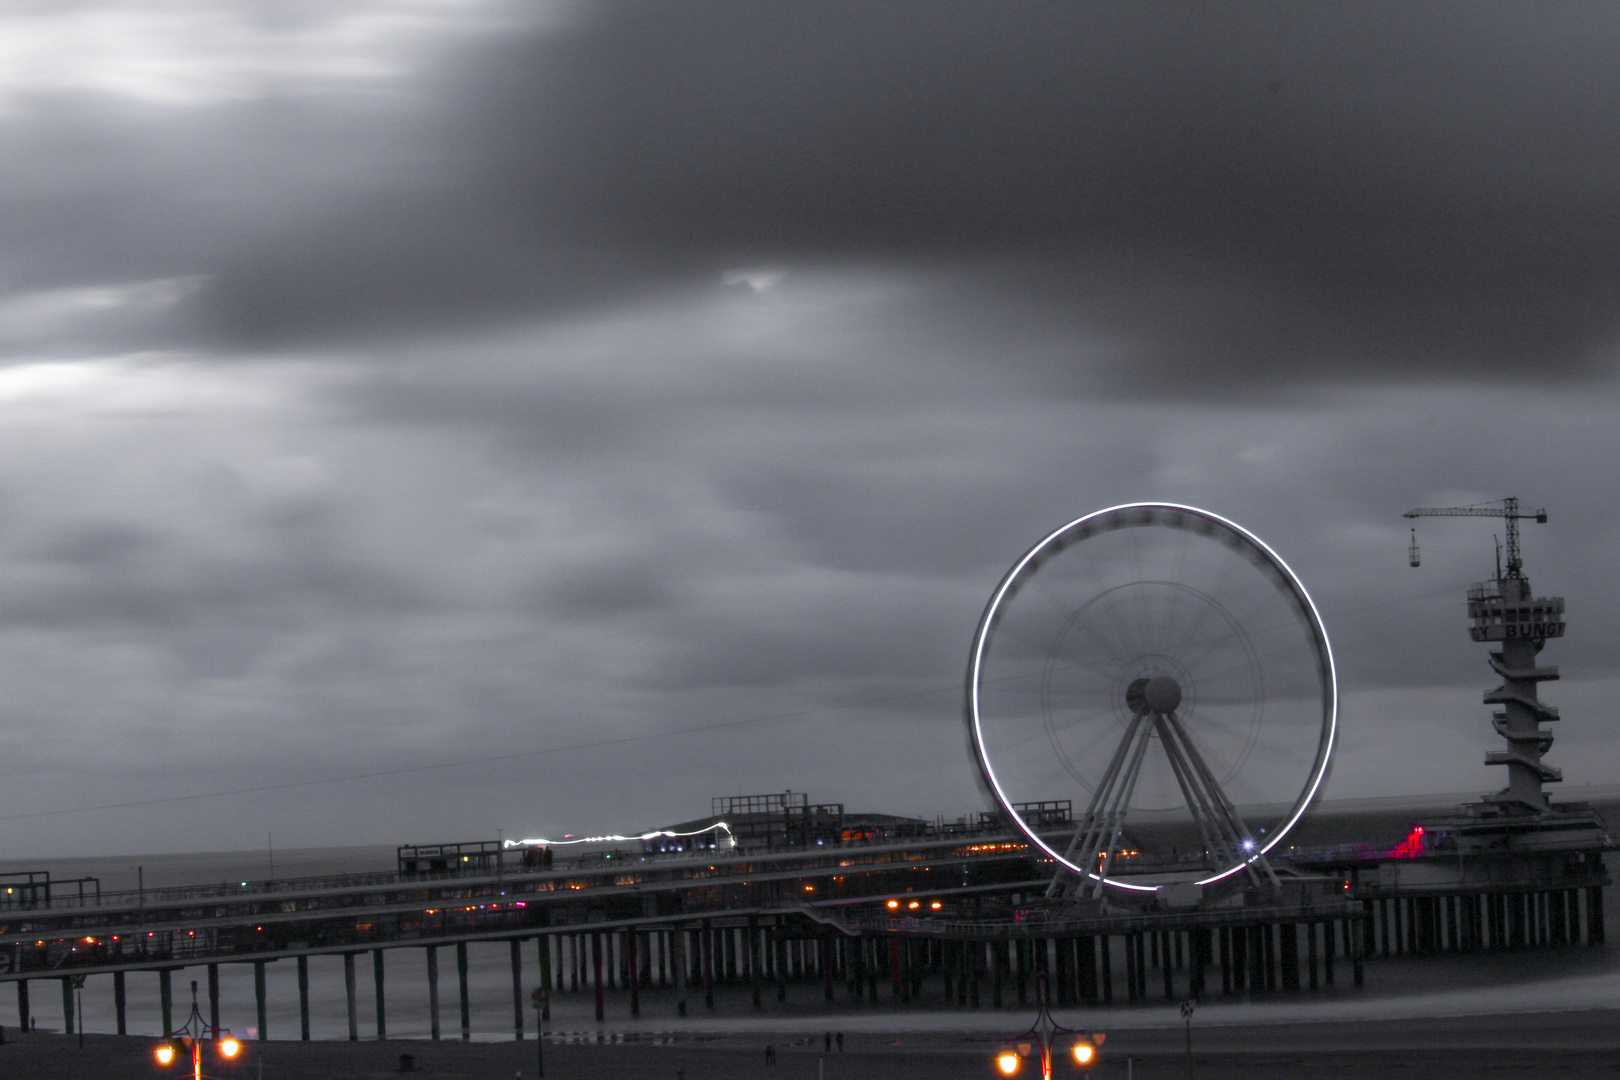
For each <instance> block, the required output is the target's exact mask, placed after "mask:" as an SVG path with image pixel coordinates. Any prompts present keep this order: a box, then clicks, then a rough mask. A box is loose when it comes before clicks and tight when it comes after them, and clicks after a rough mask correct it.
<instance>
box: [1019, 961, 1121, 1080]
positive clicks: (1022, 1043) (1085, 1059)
mask: <svg viewBox="0 0 1620 1080" xmlns="http://www.w3.org/2000/svg"><path fill="white" fill-rule="evenodd" d="M1035 1000H1036V1003H1037V1004H1038V1005H1039V1006H1040V1011H1039V1012H1037V1013H1036V1014H1035V1023H1034V1024H1032V1025H1031V1026H1030V1029H1029V1030H1028V1031H1026V1032H1024V1033H1023V1034H1022V1035H1018V1036H1015V1037H1014V1038H1012V1039H1010V1040H1008V1042H1007V1043H1006V1044H1005V1045H1004V1046H1002V1048H1001V1049H1000V1050H997V1051H996V1056H995V1058H994V1061H995V1066H996V1069H997V1071H999V1072H1000V1073H1001V1075H1002V1076H1016V1075H1017V1074H1018V1073H1019V1071H1020V1070H1021V1069H1022V1068H1023V1067H1024V1063H1025V1062H1029V1061H1034V1062H1036V1063H1038V1064H1039V1066H1040V1070H1041V1072H1040V1080H1052V1068H1053V1065H1054V1064H1055V1062H1054V1058H1053V1054H1052V1050H1053V1047H1054V1046H1057V1047H1062V1046H1063V1044H1064V1043H1065V1042H1067V1043H1068V1046H1067V1048H1066V1051H1067V1052H1066V1053H1063V1054H1062V1057H1063V1058H1064V1059H1065V1060H1067V1061H1068V1063H1069V1065H1070V1067H1071V1068H1074V1069H1078V1070H1079V1071H1081V1072H1089V1071H1090V1070H1092V1069H1094V1068H1096V1067H1097V1065H1099V1064H1100V1063H1101V1062H1102V1044H1103V1040H1104V1039H1106V1038H1107V1036H1106V1035H1104V1034H1103V1033H1102V1032H1100V1031H1095V1032H1093V1031H1082V1030H1077V1029H1075V1028H1066V1027H1064V1026H1063V1025H1061V1024H1059V1023H1058V1022H1057V1021H1056V1020H1054V1019H1052V1012H1051V1010H1050V1009H1048V1008H1047V1004H1046V972H1044V971H1038V972H1036V973H1035ZM1071 1035H1072V1036H1073V1037H1074V1038H1073V1039H1072V1040H1070V1039H1069V1038H1068V1037H1069V1036H1071Z"/></svg>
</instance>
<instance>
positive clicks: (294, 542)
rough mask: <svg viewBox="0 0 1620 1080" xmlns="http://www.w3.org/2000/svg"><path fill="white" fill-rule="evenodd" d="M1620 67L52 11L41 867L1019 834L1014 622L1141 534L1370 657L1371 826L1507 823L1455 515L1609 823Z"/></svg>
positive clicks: (1531, 42)
mask: <svg viewBox="0 0 1620 1080" xmlns="http://www.w3.org/2000/svg"><path fill="white" fill-rule="evenodd" d="M1617 52H1620V15H1617V14H1616V13H1615V12H1614V11H1613V10H1612V9H1610V8H1609V7H1607V6H1603V5H1559V4H1550V3H1549V4H1538V5H1533V6H1531V5H1492V4H1487V3H1475V4H1469V5H1466V6H1459V5H1452V4H1419V3H1411V2H1405V0H1403V2H1400V3H1392V4H1388V5H1376V4H1357V5H1337V4H1334V5H1319V6H1318V5H1308V4H1300V3H1277V4H1219V5H1216V4H1210V5H1191V4H1167V5H1154V4H1149V3H1133V4H1128V5H1119V4H1084V3H1072V4H1052V3H1046V2H1041V3H1034V2H1029V3H1022V2H1016V0H995V2H993V3H992V2H981V3H948V2H943V0H931V2H926V3H923V2H914V3H907V2H886V0H850V2H847V3H846V2H837V0H820V2H816V3H804V4H787V3H777V4H760V3H757V2H736V3H728V2H708V0H681V2H679V3H675V2H671V3H637V4H619V3H612V2H608V0H591V2H590V3H586V4H581V5H577V6H576V5H572V4H555V3H554V4H547V3H540V2H535V0H525V2H522V3H510V4H505V3H499V2H496V0H398V2H393V3H389V2H385V0H321V2H319V3H308V4H286V3H278V4H263V3H247V2H229V0H106V2H105V3H95V2H86V3H73V2H61V0H56V2H51V3H37V4H27V3H24V4H11V5H7V6H5V7H4V9H0V365H3V366H0V585H3V588H0V687H3V694H0V819H4V820H0V858H8V859H15V858H22V859H27V858H38V857H42V856H45V855H48V854H52V853H64V854H96V853H98V852H107V853H110V852H113V851H178V850H187V849H190V848H252V847H257V846H260V845H263V844H264V843H265V842H266V835H267V834H273V836H274V841H275V844H276V845H277V846H278V847H280V846H284V845H285V846H289V847H290V846H295V845H311V844H319V843H409V842H432V841H440V840H456V839H473V838H484V837H492V836H494V835H495V834H496V832H497V830H504V832H505V835H507V836H509V837H510V836H513V835H517V834H522V835H530V836H532V835H537V834H548V833H559V832H564V831H569V832H596V831H605V830H620V829H632V828H634V829H639V828H643V827H647V826H650V825H656V824H660V823H664V822H669V821H675V820H680V819H684V818H690V817H694V816H697V815H699V814H701V813H705V812H706V811H707V809H708V804H709V799H710V797H711V796H716V795H728V794H741V793H755V792H767V791H780V790H783V789H785V788H792V789H794V790H803V791H809V792H810V794H811V796H812V798H813V799H816V800H827V801H841V802H844V803H845V804H847V805H848V806H849V807H850V808H851V809H857V808H859V809H873V810H883V811H889V812H899V813H916V814H920V815H926V816H932V815H933V814H935V813H945V814H950V815H955V814H959V813H965V812H973V811H976V810H978V809H980V808H982V807H983V805H984V804H983V802H982V797H981V796H980V794H979V792H978V789H977V787H976V786H975V783H974V780H973V774H972V771H971V766H970V764H969V760H968V757H967V755H966V752H965V747H964V740H963V737H962V733H961V726H962V725H961V719H960V714H961V678H962V674H961V673H962V669H963V665H964V662H965V660H966V656H967V650H968V645H969V642H970V639H971V636H972V632H973V629H974V624H975V622H976V620H977V618H978V615H979V612H980V610H981V608H982V607H983V605H984V603H985V601H986V600H987V599H988V597H989V594H990V590H991V589H992V588H993V587H994V585H995V583H996V581H997V580H998V579H999V577H1000V575H1001V574H1002V573H1003V572H1004V570H1005V569H1006V567H1007V566H1008V565H1010V563H1011V562H1012V561H1013V560H1014V559H1015V558H1016V557H1017V556H1018V555H1020V554H1021V553H1022V552H1023V551H1024V550H1025V548H1027V547H1028V546H1029V545H1030V544H1031V543H1033V542H1034V541H1035V540H1037V539H1038V538H1039V537H1041V536H1042V535H1044V534H1045V532H1046V531H1048V530H1049V529H1051V528H1053V527H1055V526H1057V525H1059V524H1061V523H1063V522H1064V521H1067V520H1069V519H1071V518H1073V517H1076V516H1079V515H1080V514H1083V513H1086V512H1089V511H1091V510H1095V509H1099V508H1101V507H1104V506H1108V505H1111V504H1114V503H1119V502H1126V501H1137V500H1168V501H1177V502H1188V503H1193V504H1196V505H1200V506H1204V507H1207V508H1209V509H1210V510H1213V511H1215V512H1217V513H1219V514H1222V515H1224V516H1227V517H1229V518H1232V519H1235V520H1237V521H1239V522H1241V523H1243V524H1244V525H1246V526H1247V527H1249V528H1250V529H1252V530H1254V531H1255V532H1256V533H1258V534H1259V535H1261V536H1262V537H1264V538H1266V539H1267V541H1268V542H1270V543H1271V544H1272V546H1273V547H1275V548H1276V549H1277V550H1278V551H1279V552H1280V553H1282V555H1283V556H1284V557H1285V558H1286V559H1288V560H1289V561H1290V563H1292V565H1293V566H1294V568H1295V569H1296V570H1297V571H1298V572H1299V574H1300V575H1301V576H1302V578H1303V579H1304V581H1305V583H1306V585H1307V586H1308V587H1309V588H1310V589H1311V590H1312V591H1313V593H1314V594H1315V596H1316V598H1317V601H1318V604H1319V605H1320V607H1321V609H1322V611H1323V613H1324V616H1325V618H1326V621H1327V625H1328V629H1329V631H1330V633H1331V634H1332V635H1333V639H1334V642H1335V646H1336V648H1337V652H1338V657H1339V664H1340V673H1341V677H1342V683H1343V688H1344V693H1345V698H1344V714H1343V721H1344V738H1343V742H1342V746H1341V752H1340V755H1339V757H1338V759H1337V762H1336V765H1335V769H1334V774H1333V777H1332V780H1331V783H1330V785H1329V788H1328V792H1327V794H1328V796H1329V797H1333V798H1355V797H1361V796H1373V795H1395V794H1416V793H1430V792H1452V791H1485V790H1491V789H1494V787H1496V786H1500V784H1501V782H1502V781H1503V779H1504V777H1503V776H1502V775H1501V774H1502V771H1503V770H1501V769H1500V768H1497V769H1494V770H1492V769H1487V768H1485V767H1484V766H1483V765H1482V764H1481V757H1482V754H1483V752H1484V751H1485V750H1488V749H1491V748H1492V747H1493V743H1499V740H1497V739H1496V737H1495V736H1494V735H1492V734H1491V731H1490V726H1489V709H1488V708H1487V707H1485V706H1483V705H1482V704H1480V701H1479V694H1480V692H1481V691H1482V690H1483V689H1485V688H1486V687H1487V686H1488V685H1489V684H1490V673H1489V670H1488V668H1487V666H1486V663H1485V650H1484V649H1483V648H1482V647H1480V646H1476V645H1473V644H1471V643H1470V642H1469V641H1468V639H1467V632H1466V623H1465V620H1464V617H1463V610H1462V599H1463V597H1462V593H1463V590H1464V588H1465V587H1466V585H1467V583H1468V582H1469V581H1471V580H1476V579H1478V578H1482V577H1485V576H1487V574H1488V572H1489V570H1490V568H1491V562H1492V539H1491V538H1492V534H1493V532H1499V531H1500V522H1490V521H1432V522H1423V523H1421V527H1420V530H1419V536H1420V540H1421V542H1422V544H1423V546H1424V551H1425V560H1424V566H1423V567H1422V568H1421V569H1419V570H1412V569H1410V568H1408V566H1407V565H1406V545H1407V540H1408V532H1407V528H1408V523H1407V522H1404V521H1403V520H1402V519H1401V517H1400V515H1401V513H1402V512H1403V511H1404V510H1406V509H1408V508H1410V507H1413V506H1423V505H1450V504H1462V503H1472V502H1477V501H1480V500H1485V499H1493V498H1495V499H1499V498H1501V497H1502V496H1504V495H1509V494H1512V495H1517V496H1519V497H1520V498H1522V499H1524V500H1525V501H1526V502H1527V503H1530V504H1532V505H1535V506H1542V505H1544V506H1546V507H1547V509H1548V510H1549V512H1550V515H1551V520H1550V522H1549V523H1548V524H1547V525H1545V526H1538V525H1528V526H1526V535H1525V541H1526V557H1527V567H1528V570H1529V573H1530V576H1531V578H1532V580H1533V582H1534V583H1535V584H1536V586H1537V588H1538V591H1541V592H1551V593H1560V594H1564V595H1567V596H1568V597H1569V607H1570V616H1569V619H1570V636H1569V638H1567V639H1566V640H1563V641H1559V642H1557V643H1556V644H1555V645H1553V646H1551V647H1549V648H1548V650H1547V652H1546V653H1545V654H1544V658H1545V662H1550V663H1557V664H1560V665H1561V666H1562V668H1563V671H1564V673H1565V677H1564V680H1563V681H1562V682H1560V683H1556V684H1550V685H1548V686H1546V687H1544V691H1543V692H1544V695H1545V696H1546V697H1547V698H1549V699H1550V700H1552V701H1554V702H1555V703H1557V704H1559V705H1560V706H1561V707H1562V708H1563V710H1564V720H1563V721H1562V722H1561V723H1560V724H1559V726H1558V730H1557V736H1558V741H1557V743H1556V745H1555V746H1554V747H1553V749H1552V751H1551V752H1550V754H1549V756H1548V760H1549V761H1550V762H1551V763H1553V764H1555V765H1558V766H1560V767H1562V768H1563V769H1564V770H1565V774H1566V777H1567V783H1566V784H1565V785H1564V787H1565V788H1566V789H1573V788H1578V787H1579V785H1581V784H1587V783H1591V784H1603V783H1610V782H1614V781H1615V780H1616V779H1617V778H1620V735H1617V734H1616V733H1615V732H1614V728H1613V724H1612V707H1611V699H1612V698H1613V697H1614V695H1615V692H1616V691H1617V690H1620V647H1617V646H1620V627H1617V624H1616V619H1615V618H1614V612H1615V611H1617V610H1620V586H1617V581H1616V573H1615V561H1616V557H1617V556H1616V552H1617V551H1620V490H1617V488H1620V465H1617V462H1616V451H1617V449H1620V423H1617V421H1620V392H1617V390H1620V387H1617V383H1616V371H1615V369H1616V364H1615V359H1616V354H1617V347H1620V140H1617V139H1616V136H1615V132H1616V127H1615V123H1616V117H1617V116H1620V67H1617V66H1616V65H1615V63H1614V56H1615V55H1616V54H1617ZM361 774H383V775H377V776H373V777H371V778H369V779H351V780H348V781H345V782H334V783H314V784H311V783H308V782H310V781H323V780H329V779H332V778H340V777H349V776H358V775H361ZM283 785H301V786H283ZM263 787H274V788H277V790H267V791H258V792H252V791H248V790H247V789H252V788H263ZM214 792H235V794H231V795H228V796H223V797H214V798H203V799H194V800H183V801H170V802H161V803H154V804H150V805H144V806H137V807H123V808H119V809H96V808H104V807H109V806H115V805H117V804H123V803H130V802H136V801H141V800H149V799H173V798H175V797H178V796H189V795H204V794H208V793H214ZM57 811H75V812H72V813H56V812H57ZM40 815H43V816H40Z"/></svg>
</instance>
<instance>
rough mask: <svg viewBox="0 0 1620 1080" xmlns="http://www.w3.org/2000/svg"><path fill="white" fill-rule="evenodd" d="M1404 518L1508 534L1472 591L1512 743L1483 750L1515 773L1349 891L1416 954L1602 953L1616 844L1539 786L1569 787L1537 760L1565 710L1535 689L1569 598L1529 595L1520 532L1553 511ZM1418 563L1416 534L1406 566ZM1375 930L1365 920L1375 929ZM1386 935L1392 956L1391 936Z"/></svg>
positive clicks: (1600, 826) (1478, 630)
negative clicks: (1471, 521) (1472, 524)
mask: <svg viewBox="0 0 1620 1080" xmlns="http://www.w3.org/2000/svg"><path fill="white" fill-rule="evenodd" d="M1405 516H1406V517H1408V518H1418V517H1493V518H1502V519H1503V520H1505V522H1506V524H1507V528H1506V534H1507V535H1506V544H1505V548H1506V565H1505V566H1504V565H1503V562H1502V556H1501V552H1500V551H1499V552H1498V556H1497V567H1496V576H1495V577H1494V578H1491V579H1489V580H1487V581H1483V582H1479V583H1477V584H1475V585H1473V586H1471V587H1470V588H1469V590H1468V618H1469V622H1470V626H1469V631H1468V632H1469V636H1470V637H1471V638H1472V639H1473V640H1474V641H1477V642H1482V643H1484V644H1487V645H1490V646H1492V648H1493V651H1492V652H1491V653H1490V655H1489V662H1490V665H1491V670H1492V671H1493V672H1495V673H1496V675H1497V677H1498V678H1499V679H1500V680H1501V683H1500V685H1498V686H1496V687H1494V688H1493V689H1490V690H1487V691H1486V692H1485V697H1484V701H1485V704H1487V705H1492V706H1495V707H1496V711H1494V712H1493V713H1492V716H1491V725H1492V727H1493V728H1495V730H1496V733H1497V734H1498V735H1500V736H1501V737H1502V739H1503V741H1504V742H1505V743H1506V746H1505V748H1504V749H1501V750H1492V751H1489V752H1487V753H1486V755H1485V764H1487V765H1501V766H1504V767H1506V769H1507V771H1508V774H1507V786H1506V787H1504V788H1503V789H1502V790H1500V791H1498V792H1495V793H1492V794H1489V795H1486V796H1484V797H1483V798H1481V799H1480V800H1479V801H1478V802H1474V803H1466V804H1464V805H1462V806H1460V807H1459V808H1458V809H1459V813H1458V814H1456V815H1453V816H1449V817H1444V818H1436V819H1433V820H1430V821H1426V822H1424V823H1422V824H1419V825H1415V826H1414V827H1413V829H1412V833H1411V834H1410V835H1409V837H1408V839H1407V842H1406V843H1404V844H1403V845H1402V846H1401V848H1400V849H1399V850H1398V853H1397V854H1396V855H1395V856H1394V857H1392V858H1390V859H1388V860H1387V861H1385V862H1383V863H1382V864H1381V865H1379V866H1378V867H1377V868H1376V869H1374V868H1365V869H1362V870H1361V871H1359V872H1358V873H1357V874H1356V876H1355V880H1353V882H1352V884H1351V888H1352V891H1353V893H1354V895H1356V896H1358V897H1361V898H1363V899H1366V900H1369V901H1370V902H1374V903H1376V904H1377V906H1378V909H1379V910H1378V911H1377V912H1374V914H1376V915H1378V918H1377V920H1376V922H1377V923H1380V924H1382V923H1384V922H1386V921H1389V922H1393V923H1395V924H1397V927H1398V929H1397V930H1396V933H1395V935H1394V936H1395V938H1396V940H1397V941H1401V940H1402V939H1405V941H1407V942H1410V943H1411V945H1412V946H1416V947H1415V948H1409V949H1408V950H1407V951H1439V950H1442V949H1446V950H1450V949H1468V948H1471V947H1475V948H1477V947H1492V948H1501V947H1519V946H1530V945H1538V944H1575V943H1581V942H1584V943H1588V944H1600V943H1602V941H1603V940H1604V934H1603V898H1602V888H1603V886H1605V885H1607V884H1609V877H1608V873H1607V871H1606V869H1605V867H1604V864H1603V854H1604V852H1606V851H1611V850H1614V849H1615V846H1616V845H1615V843H1614V841H1613V839H1612V838H1611V837H1610V836H1609V834H1608V831H1607V829H1606V828H1605V826H1604V823H1603V821H1602V819H1601V818H1599V817H1598V815H1597V814H1596V813H1594V812H1593V810H1592V808H1591V807H1590V806H1587V805H1585V804H1583V803H1575V802H1559V803H1555V802H1554V801H1553V800H1552V799H1551V798H1549V797H1548V794H1547V792H1546V791H1545V790H1544V788H1543V785H1544V784H1550V783H1558V782H1559V781H1561V780H1562V779H1563V774H1562V773H1561V772H1560V771H1559V770H1558V769H1557V768H1554V767H1553V766H1551V765H1549V764H1547V763H1546V762H1545V761H1543V760H1542V759H1543V756H1544V755H1545V754H1546V753H1547V751H1548V749H1550V748H1551V746H1552V744H1553V732H1552V730H1551V729H1550V728H1547V727H1543V726H1542V725H1543V724H1549V723H1555V722H1557V721H1558V719H1559V713H1558V709H1557V708H1556V707H1554V706H1552V705H1549V704H1547V703H1546V702H1544V701H1542V700H1541V699H1540V697H1539V694H1538V687H1539V686H1540V684H1541V683H1544V682H1550V681H1552V680H1554V679H1557V678H1558V668H1557V667H1554V666H1551V665H1543V664H1541V663H1540V662H1539V661H1540V654H1541V651H1542V649H1543V648H1544V647H1545V646H1546V643H1547V642H1548V641H1550V640H1553V639H1555V638H1561V637H1563V636H1564V633H1565V622H1564V598H1563V597H1561V596H1536V595H1535V592H1534V590H1533V589H1532V588H1531V587H1530V579H1529V578H1528V577H1526V576H1525V573H1524V558H1523V554H1522V551H1521V549H1520V544H1519V522H1520V521H1527V520H1528V521H1535V522H1537V523H1541V524H1545V523H1546V521H1547V512H1546V511H1545V510H1533V511H1523V510H1521V509H1520V506H1519V500H1518V499H1517V498H1513V497H1509V498H1506V499H1503V500H1502V501H1501V503H1500V504H1497V503H1490V504H1485V505H1479V506H1465V507H1431V508H1424V509H1417V510H1410V511H1408V512H1407V513H1406V514H1405ZM1420 561H1421V560H1420V558H1419V552H1418V546H1417V538H1416V532H1415V530H1414V532H1413V539H1412V544H1411V550H1410V563H1411V565H1412V566H1414V567H1416V566H1418V565H1419V563H1420ZM1403 900H1404V901H1405V902H1406V903H1405V905H1404V907H1405V909H1406V910H1405V911H1402V907H1403V905H1402V904H1401V901H1403ZM1387 901H1394V903H1395V907H1394V909H1393V910H1391V909H1389V908H1388V905H1387V903H1386V902H1387ZM1404 923H1409V924H1410V925H1409V926H1401V925H1400V924H1404ZM1374 929H1375V927H1374V924H1373V923H1371V922H1370V923H1369V924H1368V932H1369V933H1372V932H1374ZM1378 930H1379V932H1380V933H1382V934H1384V935H1386V939H1385V942H1384V949H1385V950H1386V951H1387V950H1388V948H1389V943H1388V939H1387V935H1388V934H1389V931H1388V930H1386V929H1383V928H1382V927H1381V926H1380V927H1379V928H1378ZM1402 930H1404V931H1405V932H1404V933H1403V932H1402ZM1369 951H1371V950H1369Z"/></svg>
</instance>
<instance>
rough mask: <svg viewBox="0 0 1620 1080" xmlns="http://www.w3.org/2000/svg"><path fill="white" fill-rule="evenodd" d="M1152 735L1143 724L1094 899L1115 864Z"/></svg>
mask: <svg viewBox="0 0 1620 1080" xmlns="http://www.w3.org/2000/svg"><path fill="white" fill-rule="evenodd" d="M1150 735H1151V732H1150V730H1149V728H1148V727H1147V725H1146V724H1143V725H1141V727H1140V729H1139V736H1138V738H1137V740H1136V750H1135V751H1134V752H1133V753H1132V754H1131V763H1130V765H1129V767H1128V768H1127V769H1126V771H1125V784H1124V786H1123V787H1122V788H1121V789H1120V791H1119V794H1118V795H1116V796H1115V798H1114V805H1113V812H1112V813H1111V814H1110V815H1109V823H1108V847H1107V849H1106V850H1105V851H1104V852H1103V860H1102V865H1101V866H1100V867H1099V868H1098V870H1097V877H1096V880H1095V881H1094V882H1093V884H1092V887H1091V895H1092V897H1093V898H1094V899H1095V898H1096V897H1099V896H1101V895H1102V890H1103V881H1104V880H1105V879H1106V878H1107V877H1108V871H1109V868H1110V867H1112V866H1113V864H1114V852H1115V851H1116V850H1117V849H1118V848H1119V834H1120V832H1121V830H1122V828H1123V826H1124V824H1125V815H1126V813H1127V812H1129V810H1130V806H1131V796H1132V795H1133V794H1135V792H1136V778H1137V776H1138V775H1140V774H1141V772H1142V759H1143V758H1145V757H1146V756H1147V748H1148V742H1149V741H1150Z"/></svg>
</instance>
